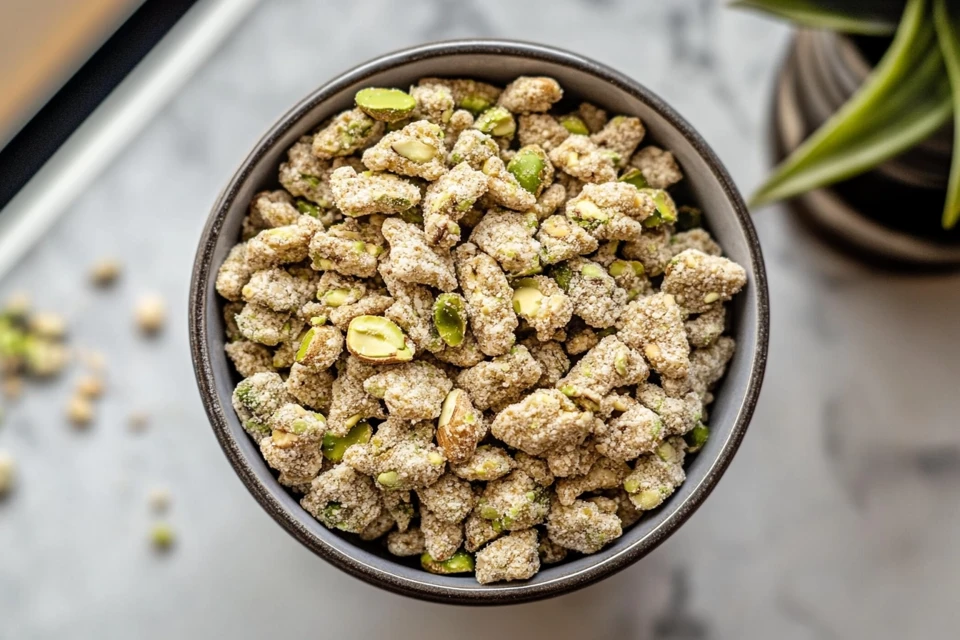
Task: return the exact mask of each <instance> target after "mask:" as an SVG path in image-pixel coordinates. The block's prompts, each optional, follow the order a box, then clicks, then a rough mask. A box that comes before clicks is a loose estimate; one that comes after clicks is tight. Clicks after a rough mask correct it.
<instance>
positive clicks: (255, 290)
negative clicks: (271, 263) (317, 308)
mask: <svg viewBox="0 0 960 640" xmlns="http://www.w3.org/2000/svg"><path fill="white" fill-rule="evenodd" d="M316 292H317V281H316V279H315V278H313V277H312V274H311V275H307V276H306V277H298V276H296V275H294V274H292V273H290V272H289V271H286V270H285V269H280V268H276V267H275V268H273V269H263V270H261V271H257V272H255V273H254V274H253V275H251V276H250V280H249V281H248V282H247V284H245V285H244V286H243V289H242V294H243V299H244V301H246V302H248V303H251V304H256V305H259V306H263V307H267V308H269V309H272V310H273V311H284V312H288V313H292V312H293V311H296V310H298V309H299V308H300V307H302V306H303V305H305V304H306V303H307V302H309V301H310V300H311V299H312V298H313V297H314V295H315V294H316Z"/></svg>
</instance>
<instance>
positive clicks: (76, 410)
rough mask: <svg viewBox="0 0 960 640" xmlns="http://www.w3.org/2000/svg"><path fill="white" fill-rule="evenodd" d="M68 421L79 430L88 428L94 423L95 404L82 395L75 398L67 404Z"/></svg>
mask: <svg viewBox="0 0 960 640" xmlns="http://www.w3.org/2000/svg"><path fill="white" fill-rule="evenodd" d="M67 419H69V420H70V422H71V423H73V426H75V427H77V428H82V427H86V426H87V425H89V424H90V422H92V421H93V403H92V402H90V399H89V398H86V397H84V396H82V395H75V396H73V397H72V398H70V402H69V403H67Z"/></svg>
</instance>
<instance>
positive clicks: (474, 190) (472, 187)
mask: <svg viewBox="0 0 960 640" xmlns="http://www.w3.org/2000/svg"><path fill="white" fill-rule="evenodd" d="M486 192H487V176H486V175H485V174H483V173H482V172H480V171H475V170H473V169H471V168H470V165H469V164H467V163H466V162H461V163H460V164H458V165H457V166H455V167H454V168H453V169H451V170H450V171H449V172H448V173H446V174H445V175H444V176H442V177H441V178H440V179H439V180H437V181H436V182H433V183H431V184H430V186H428V187H427V192H426V194H425V195H424V197H423V219H424V232H425V233H426V236H427V242H429V243H430V244H435V245H440V246H442V247H447V248H450V247H452V246H454V245H455V244H457V242H459V241H460V225H458V224H457V222H458V221H459V220H460V218H462V217H463V214H464V213H466V212H467V211H469V210H470V209H471V208H472V207H473V205H474V203H475V202H476V201H477V200H478V199H479V198H480V196H482V195H483V194H484V193H486Z"/></svg>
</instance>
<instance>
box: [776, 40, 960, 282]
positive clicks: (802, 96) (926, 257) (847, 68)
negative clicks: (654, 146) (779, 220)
mask: <svg viewBox="0 0 960 640" xmlns="http://www.w3.org/2000/svg"><path fill="white" fill-rule="evenodd" d="M878 45H880V46H879V47H878ZM882 45H883V43H878V42H877V41H876V39H872V38H865V39H853V38H850V37H847V36H845V35H842V34H838V33H834V32H831V31H812V30H801V31H799V32H798V33H797V35H796V37H795V38H794V40H793V42H792V44H791V47H790V50H789V52H788V54H787V56H786V59H785V61H784V64H783V67H782V68H781V70H780V75H779V79H778V82H777V87H776V92H775V96H774V102H773V118H772V123H771V124H772V131H771V133H772V135H771V138H772V143H773V153H774V156H775V158H776V160H777V161H780V160H782V159H783V158H784V157H786V156H787V155H788V154H789V153H790V152H791V151H793V150H794V149H796V148H797V147H798V146H799V145H800V144H801V143H802V142H803V140H804V139H805V138H807V137H808V136H809V135H810V134H811V133H813V132H814V131H815V130H816V129H817V128H819V127H820V125H822V124H823V123H824V122H826V121H827V119H829V118H830V116H832V115H833V114H834V113H835V112H836V111H837V110H838V109H839V108H840V107H841V106H842V105H843V104H844V103H845V102H846V101H847V100H848V99H849V98H850V97H851V96H852V95H853V94H854V93H855V92H856V90H857V89H858V88H859V87H860V86H861V85H862V84H863V82H864V81H865V79H866V78H867V76H868V75H869V73H870V71H871V69H872V64H873V60H875V59H877V57H878V55H877V54H878V52H882ZM952 149H953V132H952V128H951V127H949V126H947V127H943V128H942V129H941V130H939V131H937V132H936V133H935V134H934V135H932V136H931V137H930V138H928V139H927V140H925V141H924V142H922V143H920V144H918V145H916V146H915V147H913V148H912V149H909V150H908V151H906V152H904V153H903V154H901V155H899V156H897V157H895V158H892V159H891V160H888V161H887V162H885V163H883V164H882V165H880V166H878V167H877V168H875V169H873V170H871V171H869V172H867V173H864V174H862V175H860V176H857V177H855V178H851V179H850V180H847V181H844V182H841V183H838V184H836V185H833V186H831V187H829V188H824V189H817V190H815V191H811V192H809V193H806V194H802V195H800V196H797V197H796V198H794V199H793V200H791V201H790V207H791V209H792V210H793V211H794V213H796V215H797V216H798V217H799V218H800V219H801V220H802V221H803V222H804V223H806V224H807V225H808V226H809V227H810V228H811V229H812V230H813V231H814V232H816V233H817V234H818V235H820V236H821V237H823V238H825V239H826V240H828V241H829V242H830V243H831V244H833V245H834V246H836V247H838V248H840V249H842V250H844V251H846V252H847V253H850V254H852V255H855V256H856V257H859V258H861V259H865V260H867V261H869V262H871V263H873V264H877V265H881V266H887V267H893V268H899V269H903V268H910V269H912V270H925V271H939V270H946V269H956V268H958V267H960V227H957V228H954V229H952V230H950V231H947V230H944V229H943V228H942V226H941V224H940V218H941V214H942V211H943V204H944V199H945V198H946V187H947V181H948V176H949V170H950V160H951V154H952Z"/></svg>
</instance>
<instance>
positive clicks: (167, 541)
mask: <svg viewBox="0 0 960 640" xmlns="http://www.w3.org/2000/svg"><path fill="white" fill-rule="evenodd" d="M176 537H177V536H176V534H175V533H174V531H173V527H171V526H170V525H169V524H167V523H166V522H156V523H154V525H153V526H152V527H150V543H151V544H153V547H154V548H155V549H156V550H157V551H167V550H168V549H170V547H172V546H173V543H174V542H175V540H176Z"/></svg>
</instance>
